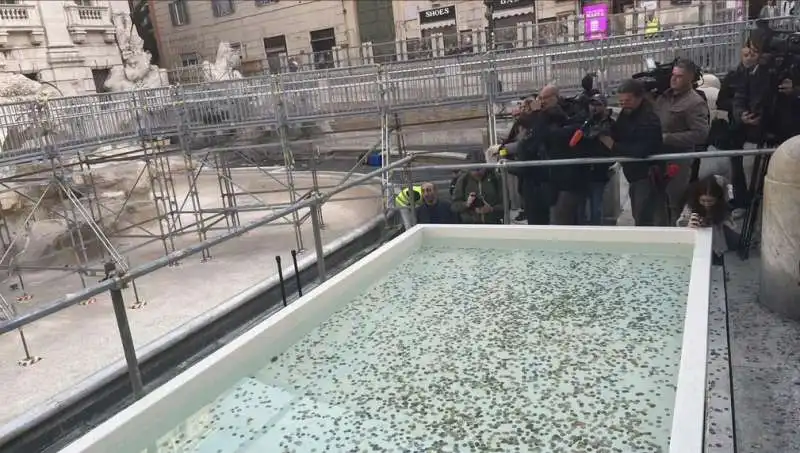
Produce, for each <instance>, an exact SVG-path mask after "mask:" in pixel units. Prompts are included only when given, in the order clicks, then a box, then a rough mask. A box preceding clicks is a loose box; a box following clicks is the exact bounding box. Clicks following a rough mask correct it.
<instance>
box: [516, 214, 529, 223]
mask: <svg viewBox="0 0 800 453" xmlns="http://www.w3.org/2000/svg"><path fill="white" fill-rule="evenodd" d="M526 220H528V218H527V217H525V211H519V214H517V216H516V217H514V221H515V222H524V221H526Z"/></svg>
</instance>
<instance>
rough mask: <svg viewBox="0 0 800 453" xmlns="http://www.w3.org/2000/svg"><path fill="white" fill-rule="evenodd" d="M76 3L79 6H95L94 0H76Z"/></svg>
mask: <svg viewBox="0 0 800 453" xmlns="http://www.w3.org/2000/svg"><path fill="white" fill-rule="evenodd" d="M74 1H75V4H76V5H78V6H94V5H92V0H74Z"/></svg>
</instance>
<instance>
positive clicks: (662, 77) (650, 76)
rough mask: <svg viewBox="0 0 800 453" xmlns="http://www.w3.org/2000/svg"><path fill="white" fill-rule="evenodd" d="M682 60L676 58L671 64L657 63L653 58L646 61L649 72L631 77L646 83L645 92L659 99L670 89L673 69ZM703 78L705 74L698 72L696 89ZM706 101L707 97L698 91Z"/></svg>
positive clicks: (695, 81)
mask: <svg viewBox="0 0 800 453" xmlns="http://www.w3.org/2000/svg"><path fill="white" fill-rule="evenodd" d="M678 60H680V58H677V57H676V58H675V59H674V60H672V61H671V62H669V63H657V62H656V61H655V60H653V59H652V58H646V59H645V67H646V68H647V71H644V72H639V73H636V74H634V75H632V76H631V78H632V79H634V80H639V81H641V82H642V83H644V87H645V90H647V92H649V93H653V95H654V96H656V97H658V96H661V95H662V94H663V93H664V92H665V91H667V90H668V89H669V80H670V78H671V77H672V69H673V68H674V67H675V64H676V63H677V62H678ZM702 78H703V74H702V73H701V72H700V70H699V69H698V70H697V74H695V80H694V88H695V89H696V88H697V87H698V85H699V82H700V80H701V79H702ZM698 93H700V94H701V95H702V96H703V99H705V95H704V94H703V93H702V92H700V91H698Z"/></svg>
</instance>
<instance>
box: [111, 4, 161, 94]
mask: <svg viewBox="0 0 800 453" xmlns="http://www.w3.org/2000/svg"><path fill="white" fill-rule="evenodd" d="M112 21H113V22H114V28H115V33H116V37H117V46H118V47H119V51H120V55H121V57H122V65H119V66H114V67H113V68H111V72H110V73H109V75H108V79H107V80H106V82H105V87H106V88H107V89H109V90H111V91H128V90H137V89H143V88H158V87H161V86H165V85H167V76H166V72H165V71H164V70H163V69H160V68H159V67H158V66H156V65H154V64H150V63H151V60H152V58H153V57H152V55H150V52H148V51H146V50H144V41H143V40H142V38H141V37H140V36H139V33H138V32H137V31H136V27H135V26H134V25H133V24H132V23H131V20H130V17H128V15H127V14H115V15H114V17H113V19H112Z"/></svg>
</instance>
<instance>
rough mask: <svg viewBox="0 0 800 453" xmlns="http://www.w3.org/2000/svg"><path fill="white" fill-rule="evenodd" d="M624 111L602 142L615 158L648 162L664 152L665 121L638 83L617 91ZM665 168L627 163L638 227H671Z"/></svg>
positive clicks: (624, 166)
mask: <svg viewBox="0 0 800 453" xmlns="http://www.w3.org/2000/svg"><path fill="white" fill-rule="evenodd" d="M617 94H618V96H619V105H620V107H622V112H620V114H619V117H618V118H617V122H616V123H614V125H613V126H612V128H611V134H610V135H601V136H600V137H599V140H600V142H601V143H603V144H604V145H605V146H606V148H608V149H609V150H610V151H611V154H612V155H614V156H623V157H636V158H645V157H648V156H649V155H651V154H657V153H659V152H660V151H661V146H662V144H663V136H662V133H661V121H660V120H659V118H658V115H656V113H655V112H654V111H653V107H652V105H651V104H650V102H649V101H648V100H647V99H645V95H646V91H645V85H644V84H643V83H642V82H641V81H638V80H634V79H628V80H625V81H623V82H622V83H621V84H620V86H619V88H618V89H617ZM664 168H665V166H664V165H663V164H662V163H660V162H626V163H624V164H622V171H623V173H624V174H625V178H626V179H627V180H628V184H629V191H628V194H629V196H630V199H631V211H632V213H633V219H634V220H635V222H636V226H667V225H668V221H667V199H666V192H665V189H666V182H665V179H664V178H665V171H664Z"/></svg>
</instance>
